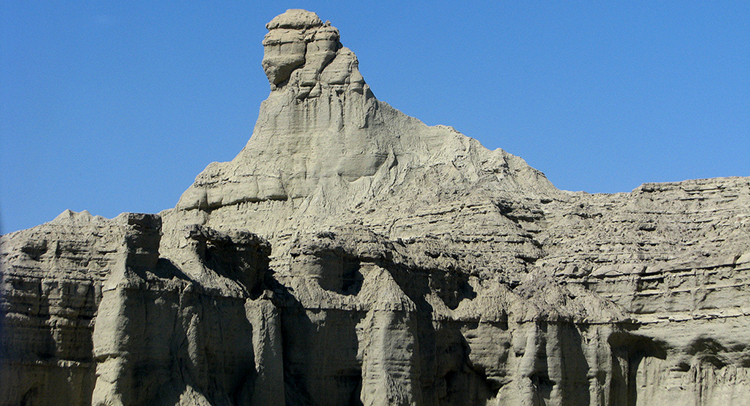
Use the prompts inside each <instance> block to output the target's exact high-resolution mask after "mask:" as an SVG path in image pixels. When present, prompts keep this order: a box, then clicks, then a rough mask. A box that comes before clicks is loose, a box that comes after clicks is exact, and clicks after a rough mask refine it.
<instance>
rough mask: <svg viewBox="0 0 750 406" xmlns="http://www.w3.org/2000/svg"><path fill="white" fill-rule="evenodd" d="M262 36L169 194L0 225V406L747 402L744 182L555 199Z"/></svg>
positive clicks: (330, 40) (327, 30) (496, 155)
mask: <svg viewBox="0 0 750 406" xmlns="http://www.w3.org/2000/svg"><path fill="white" fill-rule="evenodd" d="M267 28H268V29H269V33H268V34H267V36H266V38H265V39H264V41H263V46H264V49H265V56H264V59H263V63H262V65H263V69H264V71H265V72H266V75H267V76H268V79H269V83H270V85H271V94H270V95H269V97H268V99H267V100H266V101H265V102H263V104H262V105H261V112H260V115H259V119H258V122H257V124H256V127H255V130H254V132H253V136H252V138H251V139H250V140H249V142H248V144H247V146H246V147H245V148H244V149H243V150H242V151H241V152H240V154H239V155H238V156H237V157H236V158H235V159H234V160H232V161H231V162H226V163H212V164H211V165H209V166H208V167H207V168H206V169H205V170H204V171H203V172H202V173H201V174H200V175H198V177H197V178H196V181H195V183H194V184H193V185H192V186H191V187H190V188H189V189H188V190H187V191H186V192H185V193H184V194H183V196H182V197H181V198H180V201H179V203H178V204H177V207H176V208H174V209H171V210H167V211H164V212H162V213H160V214H158V215H148V214H131V213H128V214H123V215H121V216H119V217H117V218H115V219H112V220H107V219H103V218H101V217H92V216H91V215H89V214H88V213H86V212H83V213H72V212H66V213H63V214H62V215H61V216H59V217H58V218H57V219H55V220H54V221H52V222H50V223H47V224H43V225H41V226H38V227H35V228H32V229H29V230H24V231H19V232H16V233H12V234H8V235H4V236H2V237H0V265H1V266H2V285H1V288H0V289H2V297H1V298H0V312H1V313H0V323H1V324H0V404H2V405H20V404H24V405H31V404H34V405H52V404H55V405H57V404H71V405H89V404H94V405H136V404H138V405H140V404H149V405H178V404H179V405H240V404H242V405H283V404H289V405H349V404H354V405H356V404H361V405H584V404H589V405H652V404H657V403H662V404H670V405H722V406H724V405H729V404H732V405H734V404H738V405H739V404H747V402H748V399H750V287H749V284H750V179H748V178H724V179H708V180H695V181H685V182H680V183H669V184H645V185H643V186H641V187H639V188H638V189H636V190H634V191H633V192H631V193H621V194H615V195H589V194H586V193H581V192H578V193H571V192H565V191H560V190H558V189H556V188H555V187H554V186H553V185H552V184H550V182H549V181H547V179H546V178H545V177H544V175H543V174H541V173H540V172H538V171H536V170H535V169H533V168H531V167H529V166H528V165H527V164H526V163H525V162H524V161H523V160H522V159H521V158H518V157H515V156H513V155H510V154H508V153H506V152H504V151H502V150H496V151H489V150H487V149H485V148H484V147H482V146H481V145H480V144H479V143H478V142H477V141H475V140H473V139H471V138H468V137H466V136H464V135H462V134H460V133H458V132H456V131H455V130H454V129H452V128H451V127H446V126H436V127H428V126H426V125H425V124H423V123H422V122H420V121H419V120H417V119H414V118H411V117H408V116H405V115H404V114H402V113H401V112H399V111H397V110H395V109H393V108H392V107H390V106H388V105H387V104H386V103H383V102H381V101H378V100H377V99H376V98H375V97H374V95H373V93H372V92H371V91H370V89H369V86H368V85H367V84H366V83H365V81H364V79H363V78H362V75H361V74H360V73H359V70H358V67H357V66H358V62H357V58H356V57H355V56H354V54H353V53H352V52H351V51H350V50H349V49H347V48H345V47H343V46H342V45H341V43H340V42H339V32H338V30H336V29H335V28H334V27H332V26H331V25H330V24H329V23H323V22H322V21H321V20H320V19H319V18H318V16H317V15H315V14H314V13H310V12H306V11H303V10H289V11H287V12H286V13H284V14H282V15H280V16H278V17H276V18H274V19H273V20H272V21H271V22H270V23H268V25H267Z"/></svg>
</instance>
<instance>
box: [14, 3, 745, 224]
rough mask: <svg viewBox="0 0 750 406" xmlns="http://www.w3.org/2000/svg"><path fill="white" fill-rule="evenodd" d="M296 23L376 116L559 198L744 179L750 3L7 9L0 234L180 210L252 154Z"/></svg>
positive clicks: (55, 5) (19, 6) (28, 6)
mask: <svg viewBox="0 0 750 406" xmlns="http://www.w3.org/2000/svg"><path fill="white" fill-rule="evenodd" d="M420 3H422V4H428V5H422V4H420ZM287 8H305V9H308V10H311V11H315V12H317V13H318V15H319V16H320V17H321V19H323V20H324V21H325V20H330V21H331V23H332V24H333V25H334V26H335V27H337V28H338V29H339V31H340V32H341V40H342V42H343V44H344V45H345V46H347V47H349V48H350V49H352V50H353V51H354V52H355V53H356V54H357V56H358V57H359V61H360V71H361V72H362V74H363V76H364V77H365V80H366V81H367V82H368V83H369V85H370V86H371V88H372V90H373V92H374V93H375V96H376V97H378V98H379V99H380V100H383V101H386V102H388V103H389V104H391V105H392V106H394V107H395V108H397V109H399V110H401V111H403V112H404V113H406V114H409V115H412V116H415V117H417V118H419V119H421V120H422V121H424V122H425V123H427V124H429V125H435V124H446V125H451V126H453V127H455V128H456V129H457V130H458V131H461V132H462V133H464V134H466V135H468V136H470V137H473V138H476V139H478V140H479V141H481V142H482V143H483V144H484V145H485V146H486V147H488V148H490V149H495V148H503V149H505V150H506V151H508V152H510V153H512V154H515V155H519V156H521V157H523V158H524V159H526V161H527V162H528V163H529V164H530V165H531V166H533V167H535V168H537V169H539V170H541V171H542V172H544V173H545V174H546V175H547V177H548V178H549V179H550V180H551V181H552V182H553V183H554V184H555V185H556V186H557V187H558V188H561V189H566V190H584V191H587V192H592V193H593V192H605V193H613V192H627V191H630V190H632V189H633V188H635V187H637V186H638V185H640V184H641V183H644V182H662V181H680V180H685V179H691V178H707V177H717V176H750V23H748V19H749V18H750V2H749V1H720V2H710V1H679V2H668V1H651V0H650V1H636V2H615V1H601V2H594V1H580V2H576V1H520V0H519V1H484V2H482V1H472V2H456V1H432V2H404V1H385V0H380V1H356V2H351V1H346V2H330V1H317V2H313V1H289V2H287V3H284V2H268V1H264V2H248V1H222V2H198V1H159V2H145V1H74V2H62V1H9V0H8V1H5V0H0V24H2V25H1V27H0V28H1V31H0V176H1V178H0V219H1V221H2V225H1V226H0V227H1V228H0V231H1V232H2V233H7V232H11V231H15V230H18V229H24V228H29V227H33V226H35V225H38V224H41V223H43V222H46V221H50V220H52V219H53V218H54V217H56V216H57V215H58V214H59V213H61V212H62V211H63V210H65V209H71V210H74V211H81V210H89V211H90V212H91V213H92V214H95V215H102V216H105V217H114V216H116V215H118V214H119V213H121V212H125V211H131V212H150V213H154V212H159V211H161V210H163V209H167V208H170V207H173V206H174V205H175V203H176V202H177V200H178V199H179V197H180V194H181V193H182V192H183V191H184V190H185V189H186V188H187V187H188V186H189V185H190V184H191V183H192V182H193V180H194V178H195V176H196V175H197V174H198V173H199V172H200V171H201V170H203V168H204V167H205V166H206V165H207V164H208V163H210V162H212V161H228V160H231V159H232V158H233V157H234V156H235V155H236V154H237V153H238V152H239V151H240V149H242V147H243V146H244V145H245V143H246V142H247V140H248V139H249V137H250V135H251V133H252V128H253V125H254V124H255V120H256V118H257V114H258V109H259V105H260V102H261V101H262V100H264V99H265V98H266V97H267V96H268V93H269V86H268V82H267V80H266V77H265V76H264V74H263V71H262V69H261V66H260V61H261V58H262V55H263V49H262V46H261V40H262V39H263V35H264V34H265V33H266V29H265V27H264V25H265V23H266V22H268V21H270V20H271V18H273V17H274V16H276V15H277V14H280V13H282V12H284V11H285V10H286V9H287Z"/></svg>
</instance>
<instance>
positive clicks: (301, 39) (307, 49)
mask: <svg viewBox="0 0 750 406" xmlns="http://www.w3.org/2000/svg"><path fill="white" fill-rule="evenodd" d="M266 28H268V30H269V32H268V34H266V37H265V39H263V50H264V55H263V70H264V71H265V73H266V76H268V81H269V82H270V83H271V88H272V89H276V88H277V87H282V86H284V85H287V84H291V85H292V86H294V87H295V88H297V90H298V91H299V93H298V97H299V98H304V97H308V96H309V97H317V96H320V94H321V90H322V88H323V87H327V88H330V87H335V88H336V89H338V90H342V89H344V88H346V87H351V88H352V89H354V90H359V91H362V90H363V87H364V84H365V83H364V79H363V78H362V75H361V74H360V73H359V70H358V69H357V58H356V56H354V53H352V52H351V51H350V50H349V49H347V48H344V47H343V46H342V45H341V43H340V42H339V30H337V29H336V28H335V27H332V26H331V24H330V23H328V22H326V23H323V22H322V21H321V20H320V18H318V16H317V15H316V14H315V13H312V12H309V11H305V10H287V11H286V13H284V14H281V15H279V16H277V17H276V18H274V19H273V20H271V22H269V23H268V24H266Z"/></svg>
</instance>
